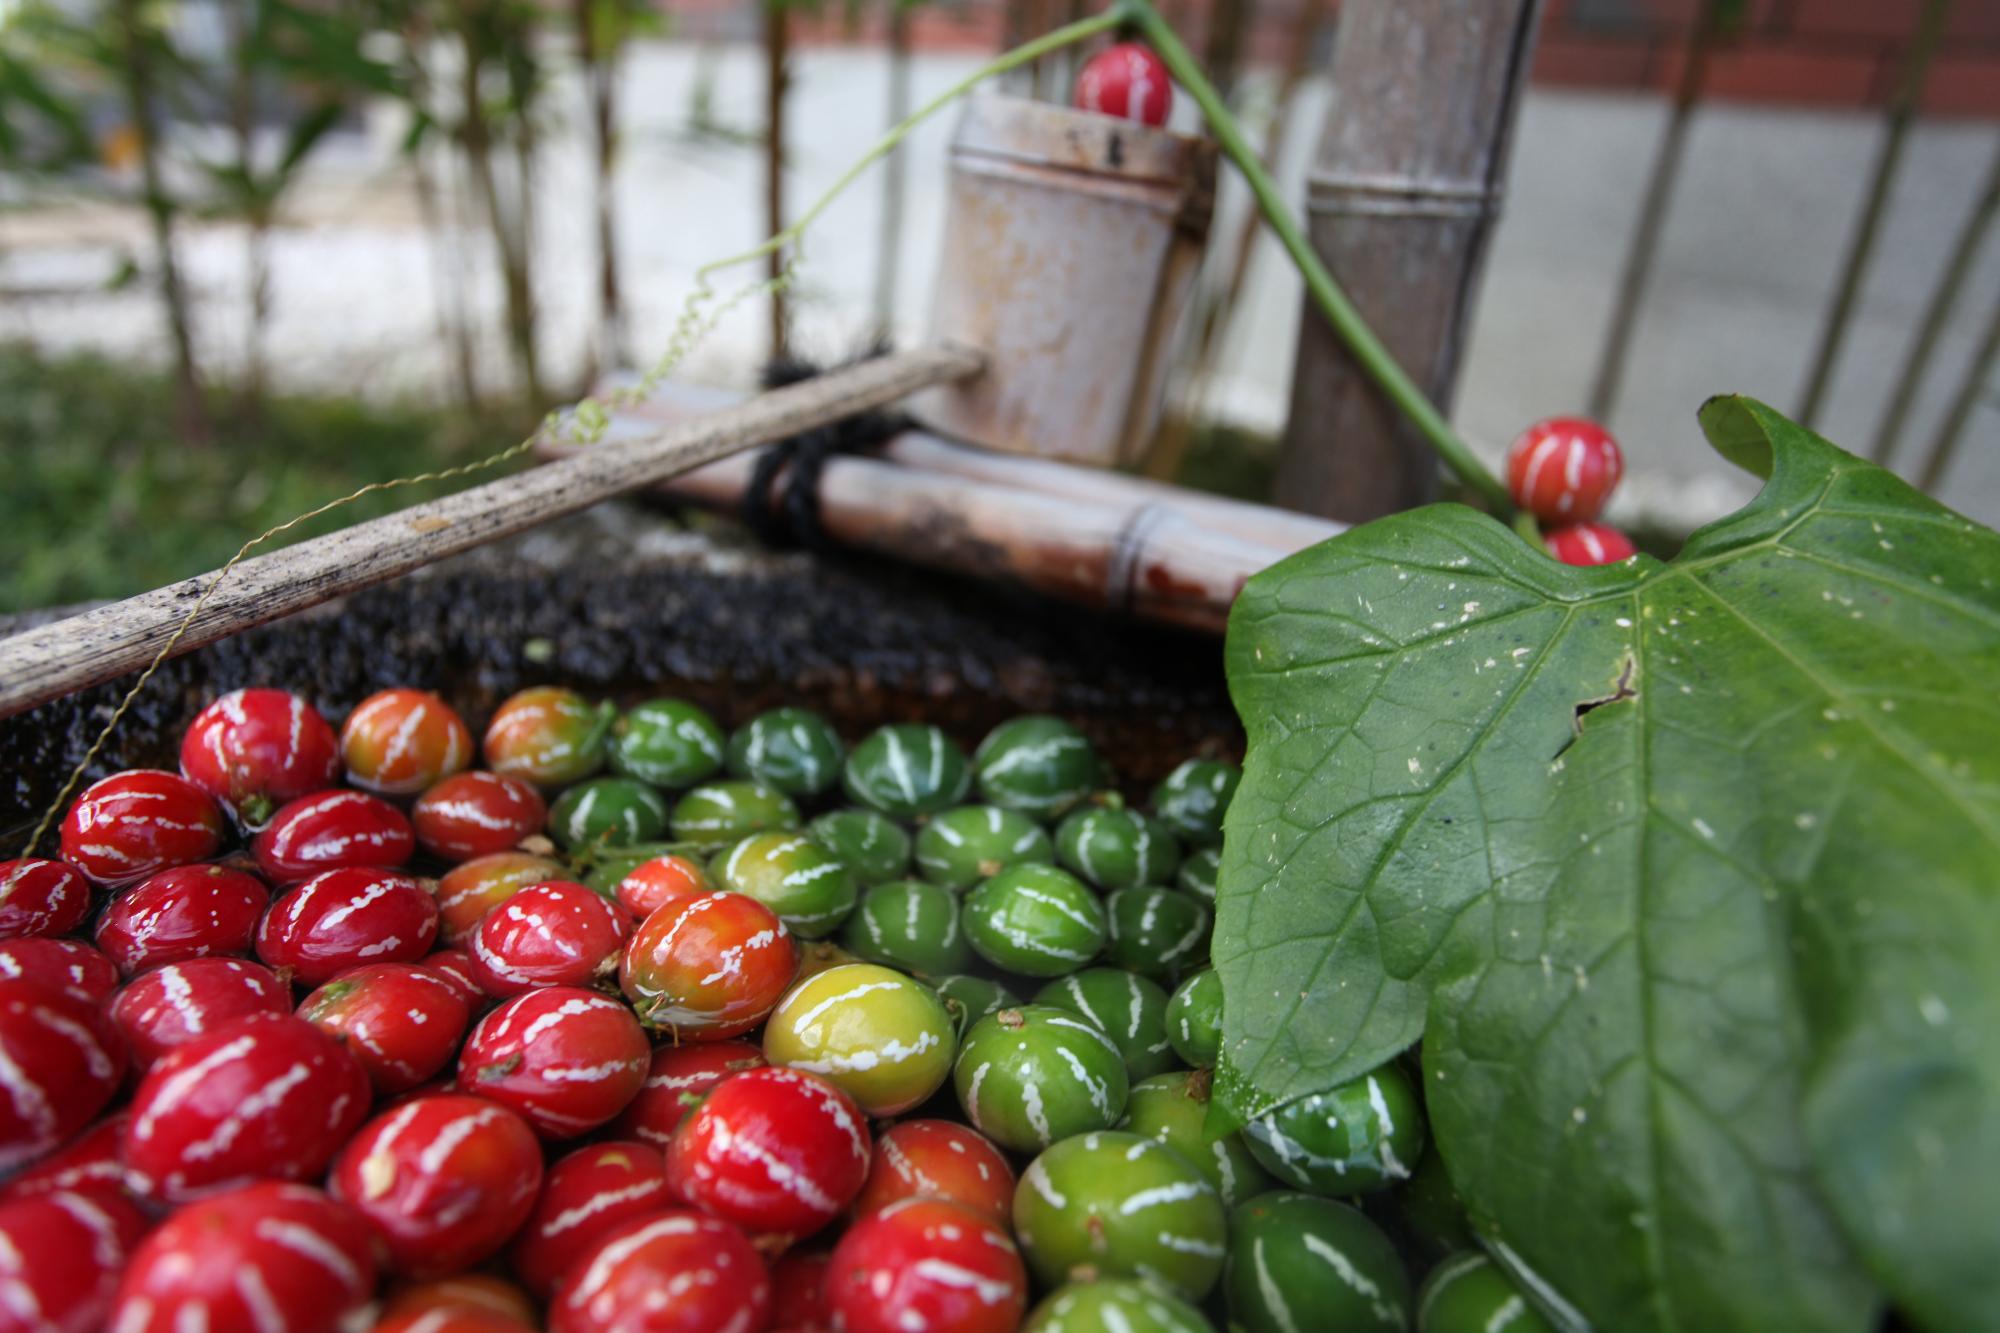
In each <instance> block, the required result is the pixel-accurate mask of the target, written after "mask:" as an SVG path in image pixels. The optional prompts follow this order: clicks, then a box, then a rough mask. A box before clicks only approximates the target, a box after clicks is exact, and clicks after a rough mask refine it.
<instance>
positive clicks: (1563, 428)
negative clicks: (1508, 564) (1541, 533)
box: [1507, 417, 1625, 523]
mask: <svg viewBox="0 0 2000 1333" xmlns="http://www.w3.org/2000/svg"><path fill="white" fill-rule="evenodd" d="M1624 474H1625V459H1624V456H1623V455H1622V454H1620V453H1619V452H1618V442H1617V441H1616V440H1614V439H1612V438H1611V432H1609V431H1607V430H1605V429H1604V427H1602V426H1600V425H1598V424H1597V423H1596V422H1595V421H1591V420H1588V419H1586V418H1584V417H1549V418H1548V419H1547V420H1545V421H1537V422H1536V423H1535V424H1534V425H1532V426H1530V427H1528V428H1527V429H1526V430H1524V431H1522V432H1521V433H1520V434H1519V435H1517V436H1515V437H1514V443H1513V444H1511V445H1509V446H1508V447H1507V490H1508V491H1509V492H1510V493H1511V494H1512V495H1513V497H1514V503H1515V504H1517V505H1519V506H1521V508H1523V509H1525V510H1527V511H1528V512H1529V513H1531V514H1533V515H1534V516H1535V517H1536V518H1538V519H1541V520H1542V521H1543V522H1544V523H1583V522H1587V521H1588V520H1590V519H1593V518H1596V517H1597V516H1598V515H1599V514H1601V513H1602V512H1604V502H1605V501H1606V500H1608V499H1610V498H1611V492H1612V491H1614V490H1616V489H1617V487H1618V479H1619V478H1620V477H1622V476H1624Z"/></svg>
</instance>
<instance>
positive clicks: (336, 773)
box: [181, 690, 340, 829]
mask: <svg viewBox="0 0 2000 1333" xmlns="http://www.w3.org/2000/svg"><path fill="white" fill-rule="evenodd" d="M181 776H183V777H185V778H186V779H187V780H188V781H189V782H192V783H193V784H194V785H195V786H197V787H199V788H201V789H202V790H203V791H205V792H207V793H208V794H209V795H210V796H213V797H214V798H215V799H216V800H217V801H219V802H220V803H221V805H222V808H223V809H225V810H227V811H229V813H230V814H232V815H234V816H235V817H236V819H237V821H238V822H239V823H241V824H242V825H243V826H244V827H245V828H252V829H256V828H262V827H263V826H264V824H265V821H267V820H269V819H270V817H271V815H272V814H273V813H274V812H276V810H277V808H278V807H279V806H281V805H283V804H284V803H285V802H287V801H292V800H297V799H298V798H299V797H301V796H310V795H312V794H313V793H314V792H316V791H324V790H326V789H327V788H328V787H331V786H333V785H334V784H335V783H337V782H339V781H340V742H339V740H338V739H337V738H335V736H334V734H333V728H332V727H330V726H328V725H327V724H326V719H325V718H323V717H321V716H320V715H319V714H318V713H317V712H316V711H314V709H313V707H312V705H311V704H308V703H307V702H306V701H305V700H304V699H301V698H300V697H299V696H298V695H296V694H292V693H289V692H288V691H285V690H232V691H231V692H230V693H228V694H225V695H223V696H222V697H221V698H220V699H217V700H216V701H215V702H214V703H212V704H210V705H209V706H208V707H206V708H204V709H202V710H201V712H200V713H199V714H197V715H196V716H195V720H194V721H193V722H192V723H190V724H189V726H188V729H187V732H186V733H185V734H184V735H183V736H182V737H181Z"/></svg>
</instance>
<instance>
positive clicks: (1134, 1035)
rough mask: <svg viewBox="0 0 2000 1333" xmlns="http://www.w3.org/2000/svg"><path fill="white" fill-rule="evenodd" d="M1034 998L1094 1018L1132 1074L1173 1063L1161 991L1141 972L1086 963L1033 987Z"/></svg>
mask: <svg viewBox="0 0 2000 1333" xmlns="http://www.w3.org/2000/svg"><path fill="white" fill-rule="evenodd" d="M1035 1003H1036V1004H1050V1005H1054V1006H1055V1007H1056V1008H1058V1009H1067V1010H1069V1011H1070V1012H1071V1013H1073V1014H1075V1015H1077V1016H1078V1017H1080V1018H1087V1019H1089V1020H1090V1021H1091V1022H1093V1023H1095V1024H1096V1025H1097V1026H1098V1028H1099V1029H1100V1030H1101V1031H1102V1032H1103V1033H1104V1035H1105V1036H1107V1037H1109V1038H1111V1043H1112V1045H1114V1046H1116V1047H1117V1048H1118V1053H1119V1054H1120V1055H1122V1056H1124V1057H1125V1072H1126V1074H1127V1075H1129V1076H1130V1077H1132V1078H1134V1079H1141V1078H1146V1077H1148V1076H1149V1075H1152V1074H1157V1073H1159V1072H1160V1071H1161V1070H1163V1069H1171V1068H1173V1066H1174V1053H1173V1048H1172V1047H1170V1046H1168V1045H1167V993H1166V992H1165V991H1163V990H1161V989H1160V988H1159V986H1157V985H1156V984H1154V983H1153V982H1151V981H1148V980H1147V979H1146V978H1144V977H1141V976H1135V975H1133V974H1132V973H1130V972H1125V971H1121V970H1119V969H1118V968H1115V967H1093V968H1087V969H1085V970H1084V971H1082V972H1072V973H1070V974H1069V975H1068V976H1066V977H1061V978H1058V979H1057V980H1055V981H1051V982H1050V983H1049V984H1048V985H1046V986H1044V987H1042V988H1041V989H1040V990H1038V991H1036V992H1035Z"/></svg>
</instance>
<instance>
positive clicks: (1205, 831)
mask: <svg viewBox="0 0 2000 1333" xmlns="http://www.w3.org/2000/svg"><path fill="white" fill-rule="evenodd" d="M1242 780H1243V770H1242V769H1240V768H1238V767H1237V766H1236V765H1234V764H1225V763H1223V762H1221V761H1220V760H1217V759H1190V760H1188V761H1187V762H1186V763H1184V764H1182V765H1181V766H1180V767H1179V768H1177V769H1175V770H1174V771H1173V772H1171V773H1169V774H1167V776H1166V777H1165V778H1163V779H1161V781H1160V785H1159V786H1157V787H1155V788H1153V813H1154V814H1156V815H1158V816H1159V817H1160V821H1161V822H1162V823H1164V824H1165V825H1166V826H1167V827H1168V828H1170V829H1172V830H1173V831H1174V832H1175V833H1176V834H1178V835H1179V836H1180V837H1181V839H1182V840H1183V841H1185V842H1187V843H1188V844H1189V845H1190V846H1194V847H1217V846H1220V845H1221V843H1222V816H1223V813H1224V812H1225V811H1227V810H1228V809H1229V801H1230V798H1231V797H1233V796H1235V795H1236V784H1237V783H1239V782H1241V781H1242Z"/></svg>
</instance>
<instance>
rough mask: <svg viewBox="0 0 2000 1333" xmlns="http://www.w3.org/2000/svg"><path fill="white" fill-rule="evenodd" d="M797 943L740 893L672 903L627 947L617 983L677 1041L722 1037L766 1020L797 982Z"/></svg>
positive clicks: (647, 922) (645, 1016)
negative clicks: (793, 980) (794, 977)
mask: <svg viewBox="0 0 2000 1333" xmlns="http://www.w3.org/2000/svg"><path fill="white" fill-rule="evenodd" d="M798 968H799V950H798V945H797V944H796V943H794V942H793V940H792V937H791V934H790V932H788V931H787V930H786V929H785V927H784V923H783V922H781V921H779V920H778V918H777V915H776V914H775V913H774V912H772V911H771V909H770V908H768V907H766V906H764V904H762V903H760V902H758V901H757V900H756V899H755V898H752V897H749V896H748V895H746V894H741V893H711V894H708V895H706V896H704V897H701V898H689V899H685V900H682V901H680V902H673V903H668V904H667V905H666V906H665V907H663V908H661V909H660V910H659V911H657V912H655V913H653V914H652V915H651V916H649V917H647V918H646V919H645V920H644V921H643V922H641V923H640V925H639V929H638V930H637V931H635V932H634V933H633V935H632V938H631V940H630V941H629V942H628V943H627V944H626V946H625V958H624V961H623V963H622V964H621V966H620V968H619V973H618V982H619V985H620V986H621V987H622V988H623V989H624V991H625V994H626V995H627V996H628V997H629V998H630V999H631V1001H632V1004H633V1006H634V1007H635V1008H637V1009H638V1011H639V1016H640V1017H641V1018H643V1019H645V1020H646V1021H647V1022H648V1023H649V1024H651V1025H652V1026H654V1027H656V1028H665V1029H667V1030H668V1031H669V1032H671V1033H673V1035H674V1037H675V1039H676V1040H678V1041H721V1040H723V1039H724V1038H725V1037H734V1036H737V1035H739V1034H740V1033H744V1032H748V1031H749V1030H750V1029H751V1028H754V1027H756V1026H757V1025H758V1024H759V1023H761V1022H763V1021H764V1016H765V1015H766V1014H768V1013H770V1012H771V1010H773V1009H774V1008H776V1007H777V1004H778V1001H779V1000H781V999H783V998H784V996H785V991H786V990H787V989H788V988H789V987H790V986H791V984H792V978H793V976H794V975H795V974H796V973H797V972H798Z"/></svg>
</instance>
